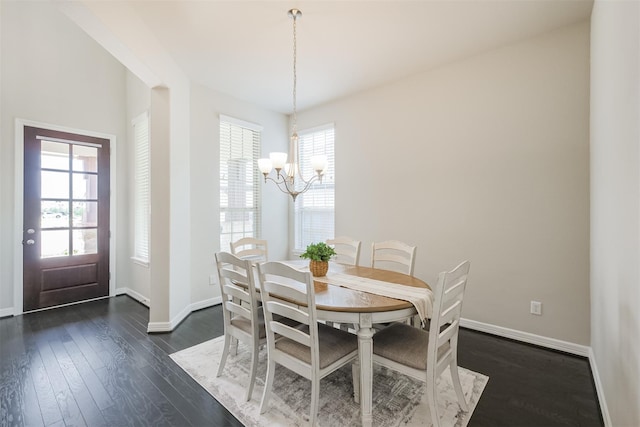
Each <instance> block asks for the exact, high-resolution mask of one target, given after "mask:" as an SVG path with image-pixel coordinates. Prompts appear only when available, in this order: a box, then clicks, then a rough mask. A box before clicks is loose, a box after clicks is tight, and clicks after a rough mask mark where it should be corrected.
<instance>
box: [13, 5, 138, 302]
mask: <svg viewBox="0 0 640 427" xmlns="http://www.w3.org/2000/svg"><path fill="white" fill-rule="evenodd" d="M0 8H1V9H2V12H1V15H2V17H1V19H2V30H1V31H2V49H1V50H2V52H1V55H2V72H1V75H2V82H1V92H2V101H1V102H2V112H1V126H2V131H1V136H2V140H1V141H0V147H1V158H0V175H2V179H1V182H2V187H1V188H0V228H1V230H2V236H3V238H2V239H1V240H0V313H3V314H4V313H5V311H4V310H3V309H8V308H10V307H13V274H14V268H13V263H14V260H15V258H14V255H15V256H22V254H21V253H20V252H19V253H16V254H14V247H15V245H16V242H15V241H14V238H13V236H14V231H15V230H16V229H21V227H22V218H14V213H13V204H14V186H15V181H14V170H15V169H14V156H15V137H14V120H15V119H16V118H21V119H26V120H33V121H37V122H41V123H48V124H53V125H59V126H65V127H69V128H74V129H80V130H86V131H93V132H101V133H106V134H113V135H116V138H117V142H116V143H117V146H118V148H120V146H121V144H123V143H124V141H125V136H126V130H125V114H124V109H123V106H124V105H125V69H124V67H123V66H122V65H121V64H120V63H119V62H118V61H116V60H115V59H114V58H113V57H112V56H111V55H109V54H108V53H107V52H105V51H104V49H102V48H101V47H100V46H99V45H98V44H97V43H96V42H95V41H93V40H92V39H91V38H89V37H88V36H87V35H86V34H85V33H84V32H83V31H81V30H80V29H78V28H77V27H76V26H75V25H73V24H72V23H71V22H70V21H69V19H68V18H67V17H65V16H64V15H62V14H61V13H60V12H59V11H58V10H57V8H56V6H55V5H54V4H52V3H50V2H37V3H35V2H4V1H3V2H0ZM122 148H124V147H122ZM117 156H118V159H117V163H118V165H122V164H126V150H124V149H122V150H117ZM118 167H120V166H118ZM112 173H116V174H117V175H118V176H119V174H120V173H121V171H120V170H118V171H112ZM113 190H115V191H116V192H117V195H118V199H117V207H118V211H117V213H116V218H112V219H113V220H117V222H118V224H119V225H120V226H122V227H124V229H126V227H127V215H126V194H127V192H126V180H118V181H117V188H116V189H113ZM125 246H126V245H125ZM124 253H125V251H118V252H117V257H118V260H117V265H118V266H124V265H125V263H124V262H123V260H124V259H126V258H125V257H124V255H123V254H124ZM121 273H122V272H121V271H118V272H117V276H119V275H120V274H121ZM11 312H12V311H11ZM11 312H8V313H6V314H11Z"/></svg>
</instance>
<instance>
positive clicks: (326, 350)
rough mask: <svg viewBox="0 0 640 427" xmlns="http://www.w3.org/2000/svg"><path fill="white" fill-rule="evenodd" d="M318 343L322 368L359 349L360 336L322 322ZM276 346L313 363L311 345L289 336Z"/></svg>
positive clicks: (306, 331) (306, 327) (319, 325)
mask: <svg viewBox="0 0 640 427" xmlns="http://www.w3.org/2000/svg"><path fill="white" fill-rule="evenodd" d="M302 330H303V331H304V332H305V333H309V327H308V326H305V327H304V328H303V329H302ZM318 344H319V352H320V363H319V366H320V369H323V368H326V367H327V366H329V365H330V364H332V363H333V362H335V361H337V360H339V359H340V358H342V357H344V356H346V355H348V354H349V353H351V352H352V351H354V350H357V349H358V338H357V337H356V336H355V335H353V334H350V333H349V332H345V331H341V330H340V329H335V328H332V327H329V326H326V325H323V324H322V323H319V324H318ZM276 348H277V349H278V350H280V351H282V352H284V353H287V354H289V355H291V356H293V357H295V358H297V359H300V360H303V361H304V362H306V363H308V364H311V351H310V350H309V347H307V346H304V345H302V344H300V343H298V342H296V341H293V340H291V339H289V338H282V339H280V340H279V341H277V342H276Z"/></svg>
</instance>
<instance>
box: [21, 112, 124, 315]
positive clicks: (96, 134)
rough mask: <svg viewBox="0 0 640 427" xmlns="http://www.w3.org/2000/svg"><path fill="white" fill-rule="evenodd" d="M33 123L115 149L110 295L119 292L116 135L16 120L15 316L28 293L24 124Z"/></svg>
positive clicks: (110, 160)
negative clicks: (24, 255)
mask: <svg viewBox="0 0 640 427" xmlns="http://www.w3.org/2000/svg"><path fill="white" fill-rule="evenodd" d="M25 126H32V127H37V128H42V129H50V130H55V131H61V132H69V133H77V134H81V135H88V136H94V137H97V138H104V139H108V140H109V143H110V146H111V152H110V156H109V163H110V169H111V171H112V173H111V174H110V180H109V188H110V195H109V203H110V207H109V215H110V221H109V230H110V235H111V237H110V242H109V297H112V296H114V295H115V294H116V292H115V290H116V285H115V284H116V243H117V242H116V236H117V235H118V233H117V230H118V228H117V221H116V212H117V210H116V189H117V187H116V175H117V168H116V166H117V165H116V158H117V156H116V136H115V135H112V134H106V133H101V132H94V131H88V130H83V129H76V128H70V127H66V126H59V125H52V124H49V123H42V122H36V121H33V120H26V119H19V118H17V119H15V160H14V168H15V169H14V182H15V188H14V207H13V209H14V210H13V219H14V246H13V315H14V316H18V315H20V314H22V313H23V312H24V310H23V304H22V303H23V301H22V299H23V295H24V292H23V290H24V283H23V277H22V276H23V274H22V273H23V272H22V270H23V259H22V238H23V228H24V224H23V221H24V216H23V214H24V205H23V203H24V127H25ZM72 304H78V303H77V302H74V303H69V304H63V305H72ZM55 307H60V306H54V307H48V308H43V309H41V310H48V309H51V308H55Z"/></svg>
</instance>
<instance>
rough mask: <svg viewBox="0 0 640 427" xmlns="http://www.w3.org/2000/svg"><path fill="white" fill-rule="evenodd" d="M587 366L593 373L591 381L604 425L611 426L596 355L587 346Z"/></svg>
mask: <svg viewBox="0 0 640 427" xmlns="http://www.w3.org/2000/svg"><path fill="white" fill-rule="evenodd" d="M589 366H591V375H593V382H594V383H595V385H596V393H597V394H598V402H599V403H600V412H602V419H603V421H604V426H605V427H612V426H613V424H612V423H611V415H610V414H609V407H608V406H607V399H605V396H604V388H603V387H602V380H600V374H599V373H598V365H597V364H596V356H595V354H594V353H593V349H592V348H589Z"/></svg>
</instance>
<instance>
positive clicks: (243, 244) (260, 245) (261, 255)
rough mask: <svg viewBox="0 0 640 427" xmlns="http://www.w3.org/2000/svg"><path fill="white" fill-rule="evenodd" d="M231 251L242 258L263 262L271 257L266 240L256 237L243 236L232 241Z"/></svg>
mask: <svg viewBox="0 0 640 427" xmlns="http://www.w3.org/2000/svg"><path fill="white" fill-rule="evenodd" d="M229 245H230V247H231V253H232V254H234V255H235V256H237V257H238V258H242V259H250V260H251V261H258V262H263V261H267V260H268V259H269V248H268V243H267V241H266V240H262V239H256V238H254V237H243V238H242V239H239V240H237V241H235V242H231V243H230V244H229Z"/></svg>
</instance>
